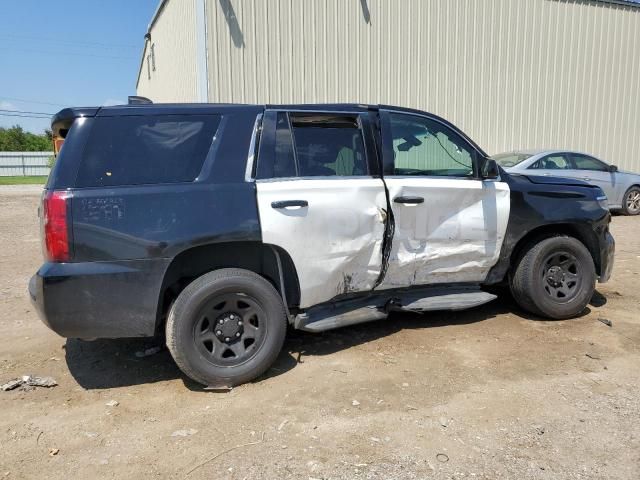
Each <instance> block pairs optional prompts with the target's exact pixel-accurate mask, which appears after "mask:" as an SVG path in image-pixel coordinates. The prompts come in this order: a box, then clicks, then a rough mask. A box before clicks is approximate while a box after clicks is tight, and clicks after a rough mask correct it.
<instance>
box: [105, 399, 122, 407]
mask: <svg viewBox="0 0 640 480" xmlns="http://www.w3.org/2000/svg"><path fill="white" fill-rule="evenodd" d="M105 405H106V406H107V407H117V406H118V405H120V402H118V401H117V400H109V401H108V402H107V403H105Z"/></svg>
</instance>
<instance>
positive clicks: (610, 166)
mask: <svg viewBox="0 0 640 480" xmlns="http://www.w3.org/2000/svg"><path fill="white" fill-rule="evenodd" d="M609 171H610V172H611V173H616V172H617V171H618V167H616V166H615V165H609Z"/></svg>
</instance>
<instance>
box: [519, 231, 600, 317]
mask: <svg viewBox="0 0 640 480" xmlns="http://www.w3.org/2000/svg"><path fill="white" fill-rule="evenodd" d="M595 281H596V272H595V267H594V264H593V259H592V258H591V254H590V253H589V251H588V250H587V248H586V247H585V246H584V245H583V244H582V242H580V241H579V240H577V239H575V238H572V237H567V236H557V237H549V238H544V239H542V240H540V241H538V242H537V243H533V244H530V245H529V248H528V249H527V250H525V252H524V253H523V254H522V255H521V256H520V258H519V259H518V261H517V263H516V265H515V267H514V270H513V272H512V275H511V278H510V287H511V293H512V295H513V297H514V299H515V300H516V302H518V304H519V305H520V306H521V307H522V308H523V309H524V310H526V311H528V312H530V313H533V314H534V315H537V316H541V317H546V318H551V319H556V320H561V319H566V318H571V317H575V316H576V315H578V314H580V313H581V312H582V311H584V309H585V307H586V306H587V304H588V303H589V300H591V297H592V296H593V292H594V290H595Z"/></svg>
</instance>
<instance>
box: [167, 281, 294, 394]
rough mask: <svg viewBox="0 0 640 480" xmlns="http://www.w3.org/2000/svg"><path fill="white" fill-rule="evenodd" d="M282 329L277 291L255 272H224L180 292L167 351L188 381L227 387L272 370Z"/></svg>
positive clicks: (170, 321) (282, 313)
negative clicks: (189, 379) (269, 369)
mask: <svg viewBox="0 0 640 480" xmlns="http://www.w3.org/2000/svg"><path fill="white" fill-rule="evenodd" d="M286 329H287V321H286V313H285V310H284V305H283V303H282V299H281V298H280V295H279V294H278V292H277V291H276V289H275V288H273V286H272V285H271V284H270V283H269V282H268V281H267V280H265V279H264V278H262V277H261V276H259V275H257V274H255V273H253V272H250V271H247V270H241V269H232V268H225V269H221V270H216V271H213V272H210V273H207V274H205V275H203V276H201V277H199V278H197V279H196V280H194V281H193V282H192V283H190V284H189V285H188V286H187V287H186V288H185V289H184V290H183V291H182V293H180V295H179V296H178V298H177V299H176V301H175V302H174V304H173V305H172V307H171V310H170V312H169V316H168V318H167V326H166V334H167V347H168V348H169V351H170V352H171V355H172V356H173V358H174V360H175V362H176V363H177V364H178V367H180V370H182V371H183V372H184V373H185V374H186V375H187V376H188V377H190V378H192V379H193V380H195V381H196V382H199V383H202V384H203V385H207V386H212V387H231V386H235V385H239V384H241V383H244V382H248V381H250V380H253V379H254V378H256V377H258V376H260V375H261V374H262V373H264V372H265V371H266V370H267V369H268V368H269V367H270V366H271V364H272V363H273V362H274V361H275V359H276V357H277V356H278V353H279V352H280V350H281V348H282V344H283V343H284V337H285V333H286Z"/></svg>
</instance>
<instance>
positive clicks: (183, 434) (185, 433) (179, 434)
mask: <svg viewBox="0 0 640 480" xmlns="http://www.w3.org/2000/svg"><path fill="white" fill-rule="evenodd" d="M196 433H198V430H196V429H195V428H190V429H189V430H176V431H175V432H173V433H172V434H171V436H172V437H188V436H190V435H195V434H196Z"/></svg>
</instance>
